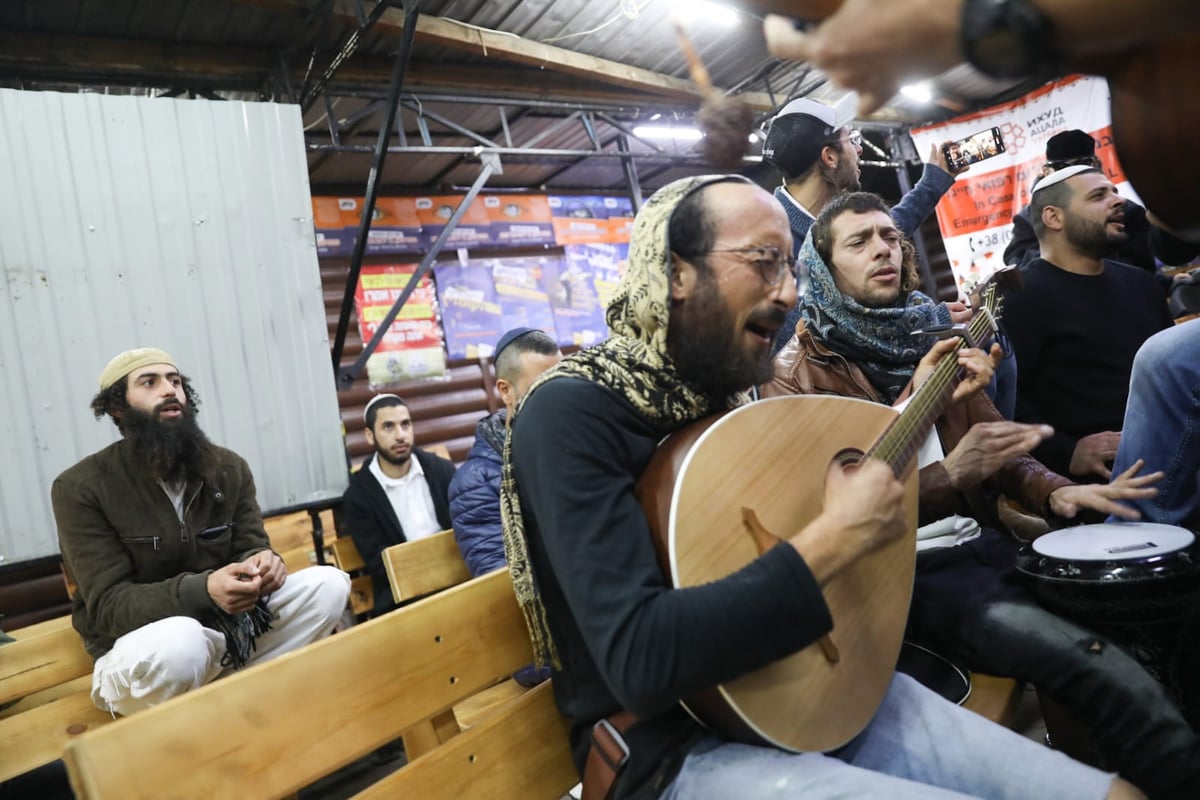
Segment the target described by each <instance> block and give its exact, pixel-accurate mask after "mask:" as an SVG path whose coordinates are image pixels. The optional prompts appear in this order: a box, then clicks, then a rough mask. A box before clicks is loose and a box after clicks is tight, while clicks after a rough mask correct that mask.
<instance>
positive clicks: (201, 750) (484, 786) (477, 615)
mask: <svg viewBox="0 0 1200 800" xmlns="http://www.w3.org/2000/svg"><path fill="white" fill-rule="evenodd" d="M531 659H532V651H531V648H530V645H529V637H528V634H527V632H526V630H525V622H524V618H523V616H522V614H521V611H520V608H519V607H518V605H517V602H516V598H515V597H514V596H513V590H512V582H511V580H510V579H509V576H508V574H507V572H505V571H503V570H501V571H498V572H494V573H492V574H490V575H485V576H483V577H481V578H478V579H475V580H471V581H468V582H467V583H464V584H461V585H459V586H456V587H453V588H450V589H447V590H446V591H443V592H440V593H438V594H435V595H433V596H431V597H428V598H426V599H424V600H419V601H417V602H415V603H413V604H411V605H408V606H405V607H403V608H400V609H397V610H396V611H394V612H391V613H388V614H384V615H382V616H380V617H378V618H376V619H373V620H371V621H369V622H366V623H363V624H362V625H356V626H355V627H353V628H351V629H349V630H347V631H345V632H342V633H339V634H337V635H335V636H332V637H330V638H328V639H324V640H322V641H320V642H316V643H314V644H312V645H309V646H308V647H306V648H304V649H302V650H299V651H296V652H294V653H289V654H287V655H284V656H280V657H279V658H277V659H274V660H272V661H268V662H266V663H264V664H259V665H255V666H253V667H250V668H249V669H246V670H244V671H241V672H238V673H235V674H233V675H231V676H229V677H226V678H223V679H221V680H219V681H216V682H214V683H212V684H209V685H208V686H204V687H202V688H200V689H197V690H195V691H192V692H189V693H187V694H185V695H182V696H181V697H177V698H175V699H173V700H172V701H171V702H169V703H165V704H163V705H161V706H157V707H155V708H151V709H149V710H147V711H143V712H140V713H138V714H137V715H135V716H133V717H129V718H126V719H121V720H119V721H117V722H116V723H115V724H112V725H108V726H105V727H103V728H101V729H99V730H96V731H92V732H90V733H88V734H85V735H84V736H81V737H79V738H77V739H75V740H74V741H72V742H71V743H70V744H69V745H68V746H67V751H66V762H67V767H68V769H69V771H70V775H71V783H72V786H73V788H74V790H75V792H76V795H77V796H78V797H79V798H81V799H82V800H91V799H93V798H121V799H122V800H124V799H125V798H159V797H163V796H166V795H169V796H172V797H242V796H249V795H253V796H254V797H260V798H278V797H284V796H286V795H289V794H291V793H293V792H296V791H298V790H299V789H301V788H303V787H305V786H308V785H310V784H312V783H313V782H314V781H316V780H318V779H320V778H322V777H324V776H326V775H328V774H329V773H331V772H333V771H334V770H336V769H338V768H340V767H342V766H344V765H346V764H348V763H350V762H352V761H354V760H356V759H358V758H360V757H362V756H364V755H366V754H367V753H369V752H371V751H372V750H374V749H376V748H378V747H379V746H381V745H383V744H385V743H387V742H389V741H392V740H393V739H395V738H396V737H397V735H399V733H400V731H402V730H404V729H405V728H407V727H410V726H412V725H414V724H416V723H418V722H420V721H422V720H426V719H429V718H431V717H434V716H436V715H437V714H438V713H440V712H442V711H444V710H446V709H448V708H450V707H452V706H453V705H454V704H455V703H457V702H459V701H461V700H462V699H464V698H466V697H468V696H470V695H472V694H474V693H475V692H477V691H478V690H480V689H482V688H484V687H486V686H489V685H491V684H492V683H494V682H495V681H496V679H497V678H499V677H500V676H504V675H508V674H510V673H511V672H513V671H514V670H515V669H517V668H519V667H521V666H522V665H524V664H527V663H529V661H530V660H531ZM324 675H337V676H338V681H337V683H336V685H331V686H327V687H325V688H324V689H323V690H321V691H316V692H314V691H312V687H313V685H314V682H317V681H319V680H320V678H321V676H324ZM301 698H302V699H301ZM567 731H568V722H567V721H566V720H565V719H564V718H562V717H561V716H560V715H559V714H558V711H557V710H556V708H555V706H554V700H553V695H552V692H551V688H550V686H549V684H548V683H547V684H543V685H542V686H540V687H538V688H537V689H536V690H533V691H531V692H528V693H526V694H524V695H522V696H521V697H519V698H517V699H515V700H513V701H511V702H510V703H508V704H505V705H504V706H502V707H501V708H499V709H496V710H495V711H494V712H493V713H492V714H491V715H489V716H487V717H485V718H484V719H483V720H481V721H480V723H479V724H478V725H476V726H475V727H473V728H471V729H470V730H468V731H465V732H463V733H461V734H459V735H458V736H456V737H454V739H453V740H451V741H450V742H448V743H447V744H445V745H443V746H441V747H438V748H436V749H435V750H433V751H431V752H429V753H427V754H426V755H423V756H420V757H417V758H415V759H413V760H412V761H411V762H410V763H409V764H407V765H406V766H404V767H402V768H400V769H399V770H398V771H397V772H396V773H393V774H392V775H391V776H389V777H387V778H385V779H384V780H383V781H381V782H379V783H378V784H376V785H375V786H372V787H371V788H369V789H368V790H367V791H366V792H364V793H363V794H362V795H361V796H362V797H398V796H406V797H421V798H439V797H446V798H460V797H464V796H468V795H470V796H477V797H488V798H500V799H501V800H503V799H504V798H513V800H516V799H517V798H520V799H521V800H529V799H532V800H538V799H539V798H541V799H543V800H553V799H554V798H558V797H561V796H562V795H563V794H564V793H565V792H566V791H567V790H568V789H569V788H570V787H572V786H574V785H575V784H576V783H577V781H578V776H577V775H576V772H575V767H574V764H573V762H572V760H571V754H570V751H569V748H568V744H567Z"/></svg>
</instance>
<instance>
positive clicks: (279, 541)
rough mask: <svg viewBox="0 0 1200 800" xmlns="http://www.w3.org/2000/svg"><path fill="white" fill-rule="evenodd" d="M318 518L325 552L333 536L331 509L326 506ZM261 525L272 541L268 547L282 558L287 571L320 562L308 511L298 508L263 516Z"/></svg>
mask: <svg viewBox="0 0 1200 800" xmlns="http://www.w3.org/2000/svg"><path fill="white" fill-rule="evenodd" d="M319 521H320V524H321V533H322V538H324V539H326V542H325V551H326V554H328V553H329V552H330V549H331V548H330V545H331V544H332V541H333V540H334V537H335V536H336V533H335V528H334V524H333V510H332V509H328V508H327V509H325V510H324V511H322V512H321V513H320V515H319ZM263 527H264V528H265V529H266V531H267V538H268V539H269V540H270V541H271V549H272V550H274V551H275V552H276V553H278V554H279V557H280V558H282V559H283V563H284V566H286V567H287V569H288V572H298V571H300V570H302V569H305V568H307V567H311V566H313V565H315V564H318V563H320V561H319V560H318V559H317V550H316V543H315V539H314V537H313V528H314V526H313V518H312V515H310V514H309V512H307V511H297V512H295V513H293V514H282V515H280V516H275V517H268V518H266V519H264V520H263Z"/></svg>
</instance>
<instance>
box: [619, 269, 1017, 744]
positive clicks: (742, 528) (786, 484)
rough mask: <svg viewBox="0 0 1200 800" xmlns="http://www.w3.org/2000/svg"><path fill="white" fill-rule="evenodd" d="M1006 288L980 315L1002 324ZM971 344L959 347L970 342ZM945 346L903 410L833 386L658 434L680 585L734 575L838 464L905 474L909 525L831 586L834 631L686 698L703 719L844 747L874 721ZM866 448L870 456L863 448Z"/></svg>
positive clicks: (648, 504)
mask: <svg viewBox="0 0 1200 800" xmlns="http://www.w3.org/2000/svg"><path fill="white" fill-rule="evenodd" d="M995 295H996V290H995V286H994V285H992V286H989V287H988V288H987V289H986V290H985V292H984V305H983V308H982V309H981V311H980V312H979V313H978V314H977V316H976V317H975V319H974V320H973V321H972V322H971V324H970V326H969V332H970V335H971V336H973V337H974V339H976V340H983V339H984V338H985V337H987V336H989V335H990V334H991V333H992V332H993V331H994V330H995V323H994V320H993V317H992V315H991V311H992V310H993V309H995V308H996V305H997V301H996V297H995ZM962 346H963V345H962V343H961V342H960V344H959V347H962ZM957 373H958V366H957V359H956V358H954V357H953V355H951V356H947V357H945V358H943V359H942V361H941V362H940V363H939V364H938V366H937V367H936V368H935V369H934V372H933V374H932V376H931V377H929V378H928V379H927V380H926V381H925V383H924V384H923V385H922V386H921V388H920V390H919V391H917V392H916V394H915V395H914V396H913V397H912V398H911V400H910V402H909V403H908V405H907V407H906V408H905V409H904V411H903V413H898V412H897V411H896V409H894V408H892V407H890V406H885V405H881V404H878V403H871V402H867V401H864V400H856V399H850V398H843V397H832V396H790V397H776V398H771V399H768V400H760V401H758V402H755V403H751V404H749V405H746V406H742V407H740V408H737V409H734V410H733V411H729V412H726V413H724V414H721V415H718V416H714V417H709V418H706V419H703V420H700V421H698V422H696V423H693V424H692V425H690V426H687V427H685V428H683V429H681V430H679V431H677V432H676V433H674V434H672V435H671V436H669V437H667V439H666V440H665V441H664V442H663V443H662V444H661V445H660V446H659V448H658V451H657V452H656V453H655V454H654V456H653V457H652V458H651V460H650V462H649V464H648V465H647V467H646V469H645V470H644V471H643V473H642V476H641V478H640V479H639V481H638V486H637V493H638V499H639V501H640V503H641V505H642V510H643V511H644V512H645V514H646V517H647V519H648V521H649V524H650V529H651V533H652V535H653V537H654V543H655V547H656V549H657V551H658V555H659V562H660V564H661V565H662V567H663V572H664V574H666V575H667V577H668V579H669V580H670V581H671V584H672V585H673V586H675V587H676V588H684V587H688V586H698V585H701V584H706V583H710V582H712V581H716V580H719V579H721V578H724V577H726V576H728V575H730V574H731V573H733V572H736V571H737V570H739V569H741V568H742V567H744V566H746V565H747V564H749V563H750V562H751V561H753V560H754V559H756V558H758V557H759V556H760V555H761V554H762V553H764V552H766V550H768V549H770V548H771V547H773V546H783V547H790V546H791V545H790V544H787V543H786V541H783V542H782V543H781V540H786V539H788V538H790V537H791V536H792V535H794V534H796V533H798V532H799V531H800V530H801V529H802V528H803V527H804V526H805V525H807V524H808V523H809V522H810V521H812V520H813V519H814V518H815V517H816V516H817V515H818V514H820V512H821V509H822V506H823V503H824V490H825V476H826V473H827V471H828V469H829V467H830V465H831V464H833V463H835V462H845V461H847V460H850V461H857V460H859V458H861V457H867V458H878V459H880V460H882V461H884V462H885V463H887V464H888V465H889V466H891V468H892V471H893V473H894V474H895V475H896V477H897V478H898V479H900V480H901V481H902V482H903V483H904V486H905V500H904V513H905V517H906V522H907V532H906V534H905V535H903V536H901V537H899V538H897V539H896V540H894V541H892V542H890V543H888V544H887V545H885V546H884V547H882V548H881V549H879V550H877V551H875V552H873V553H870V554H868V555H865V556H862V557H860V558H858V559H857V560H856V561H855V562H853V564H852V565H851V566H850V567H848V568H847V569H846V570H844V571H843V572H841V573H839V574H838V575H836V576H835V577H834V578H833V579H832V580H830V581H829V582H827V583H826V584H825V585H824V586H823V587H822V592H823V594H824V596H825V602H826V605H827V606H828V607H829V610H830V613H831V615H832V617H833V631H832V632H831V633H830V635H829V636H828V637H824V638H823V639H822V640H819V641H818V642H815V643H813V644H811V645H809V646H808V647H806V648H804V649H803V650H801V651H799V652H796V653H793V654H792V655H790V656H787V657H785V658H783V659H780V660H779V661H776V662H774V663H772V664H769V665H767V666H765V667H762V668H761V669H758V670H754V671H752V672H749V673H747V674H745V675H742V676H740V677H738V678H736V679H734V680H732V681H729V682H727V683H723V684H721V685H719V686H715V687H713V688H712V689H710V690H708V691H706V692H703V693H701V694H700V695H697V696H696V697H691V698H687V699H685V701H684V705H685V706H686V707H687V709H688V710H689V711H690V712H691V713H692V714H693V715H694V716H695V717H696V718H697V719H699V720H700V721H701V722H704V723H705V724H707V725H709V726H710V727H712V728H714V729H715V730H717V731H718V732H720V733H721V734H722V735H724V736H725V737H727V738H729V739H733V740H735V741H741V742H746V743H750V744H758V745H769V746H774V747H778V748H782V749H785V750H792V751H804V752H814V751H825V750H832V749H835V748H837V747H840V746H842V745H844V744H846V743H847V742H849V741H850V740H851V739H853V738H854V737H855V736H857V735H858V733H859V732H861V731H862V729H863V728H864V727H866V725H867V723H868V722H870V720H871V717H872V716H873V715H874V714H875V710H876V709H877V708H878V707H879V703H880V702H881V701H882V699H883V696H884V694H885V693H886V691H887V688H888V686H889V684H890V683H891V680H892V675H893V672H894V670H895V666H896V659H897V656H898V655H899V652H900V645H901V642H902V639H903V635H904V629H905V625H906V622H907V618H908V607H909V602H910V600H911V598H912V585H913V575H914V568H915V564H916V529H917V490H918V486H917V466H916V459H915V455H916V453H917V450H918V449H919V448H920V446H921V444H922V443H923V441H924V439H925V437H926V435H927V434H928V433H929V431H930V430H931V429H932V427H933V423H934V421H935V420H936V419H937V416H938V414H940V413H941V410H942V409H943V408H944V407H945V405H946V403H947V402H949V398H950V396H951V394H952V391H953V387H954V385H955V383H956V378H957ZM864 454H865V456H864Z"/></svg>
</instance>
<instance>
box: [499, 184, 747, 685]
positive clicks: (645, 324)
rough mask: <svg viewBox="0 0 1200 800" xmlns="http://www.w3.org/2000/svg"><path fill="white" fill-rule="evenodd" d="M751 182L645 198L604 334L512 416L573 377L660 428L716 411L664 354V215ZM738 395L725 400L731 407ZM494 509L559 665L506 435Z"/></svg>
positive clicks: (540, 639)
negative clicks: (709, 193) (694, 198)
mask: <svg viewBox="0 0 1200 800" xmlns="http://www.w3.org/2000/svg"><path fill="white" fill-rule="evenodd" d="M728 181H737V182H744V183H751V181H749V180H747V179H746V178H743V177H741V176H738V175H705V176H700V177H695V178H685V179H683V180H678V181H675V182H674V183H670V184H668V185H666V186H664V187H663V188H661V189H659V190H658V191H657V192H655V193H654V195H653V196H652V197H651V198H650V199H649V200H647V201H646V204H645V205H644V206H643V207H642V210H641V211H639V212H638V215H637V219H636V220H635V221H634V223H633V233H632V236H631V238H630V244H629V263H628V266H627V267H626V270H625V275H624V277H622V278H621V282H620V283H619V284H618V285H617V289H616V291H615V292H614V293H613V297H612V301H611V302H610V303H609V306H608V311H607V312H606V314H605V319H606V321H607V322H608V328H609V331H610V334H611V335H610V336H609V338H608V339H607V340H605V341H604V342H602V343H600V344H598V345H596V346H595V347H591V348H588V349H586V350H581V351H579V352H578V353H574V354H573V355H570V356H568V357H567V358H564V359H563V360H562V361H561V362H559V364H558V365H557V366H555V367H552V368H551V369H549V370H547V371H546V372H545V373H543V374H542V376H541V378H539V379H538V380H537V381H536V382H535V383H534V384H533V386H531V387H530V388H529V391H528V392H526V393H525V396H524V397H523V398H521V401H520V402H519V403H518V404H517V408H516V411H515V413H514V415H513V420H514V421H515V420H516V419H517V418H519V417H520V414H521V409H522V408H523V407H524V405H525V403H526V401H528V400H529V398H530V396H531V395H533V393H534V392H536V391H537V390H538V388H539V387H541V386H542V385H544V384H545V383H546V382H547V381H551V380H554V379H556V378H563V377H578V378H584V379H586V380H590V381H593V382H595V383H598V384H600V385H601V386H606V387H608V388H609V389H612V390H613V391H615V392H617V393H618V394H620V395H621V396H622V397H624V398H625V399H626V400H627V401H628V402H629V403H630V405H632V406H633V407H634V408H636V409H637V410H638V411H639V412H640V413H641V414H643V415H644V416H645V417H646V418H647V419H649V420H650V421H651V422H653V423H654V424H656V425H657V426H659V427H660V429H661V430H662V432H663V434H664V435H665V434H666V433H668V432H670V431H672V430H674V429H676V428H678V427H680V426H681V425H684V424H686V423H688V422H691V421H693V420H696V419H699V418H700V417H703V416H705V415H707V414H709V413H711V412H712V411H715V410H716V409H715V408H713V406H712V401H711V400H710V399H708V398H706V397H705V396H703V395H702V394H700V393H699V392H697V391H696V390H695V389H694V388H693V387H691V386H690V385H688V384H686V383H684V382H683V381H682V380H681V379H680V377H679V374H678V372H677V371H676V369H675V366H674V364H673V363H672V362H671V359H670V356H668V355H667V324H668V322H669V320H670V316H671V244H670V242H669V241H668V235H667V231H668V227H669V225H670V222H671V215H672V214H673V213H674V212H675V209H676V208H678V207H679V204H680V203H682V202H683V201H684V200H685V199H686V198H687V197H689V196H690V195H692V194H693V193H695V192H697V191H699V190H701V189H704V188H705V187H708V186H711V185H713V184H715V183H723V182H728ZM742 399H743V398H742V397H741V396H739V397H735V398H730V399H729V401H728V403H729V404H730V405H736V404H738V403H740V402H742ZM500 514H501V519H502V520H503V529H504V551H505V553H506V555H507V556H508V569H509V572H510V573H511V574H512V579H513V588H514V590H515V591H516V595H517V601H518V602H519V603H520V604H521V610H522V611H523V612H524V614H525V623H526V625H528V627H529V635H530V638H531V639H532V642H533V651H534V656H535V658H536V660H537V663H539V664H546V663H549V664H552V665H553V666H554V667H555V668H559V667H560V666H561V664H560V663H559V659H558V652H557V650H556V649H555V647H554V642H553V640H552V638H551V636H550V628H549V626H548V624H547V622H546V609H545V606H544V605H543V604H542V601H541V597H540V595H539V593H538V588H537V580H536V576H535V575H534V574H533V565H532V564H531V563H530V560H529V544H528V541H527V540H526V537H525V523H524V519H523V517H522V514H521V502H520V498H519V497H518V494H517V481H516V476H515V474H514V470H513V465H512V433H511V432H510V433H509V435H508V437H507V439H506V440H505V442H504V467H503V471H502V473H501V484H500Z"/></svg>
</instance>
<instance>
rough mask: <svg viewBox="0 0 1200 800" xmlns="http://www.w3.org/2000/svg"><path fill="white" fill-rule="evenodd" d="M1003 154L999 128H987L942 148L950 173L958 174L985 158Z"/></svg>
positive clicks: (1002, 139) (1002, 142) (1002, 138)
mask: <svg viewBox="0 0 1200 800" xmlns="http://www.w3.org/2000/svg"><path fill="white" fill-rule="evenodd" d="M1003 152H1004V137H1003V136H1001V135H1000V129H999V128H988V129H987V130H984V131H980V132H979V133H974V134H971V135H970V136H968V137H967V138H965V139H959V140H958V141H956V142H950V143H949V144H947V145H945V146H944V147H943V148H942V153H943V154H944V155H945V156H946V164H947V165H948V166H949V167H950V170H951V171H952V172H958V171H959V170H960V169H963V168H965V167H968V166H970V165H971V164H974V163H976V162H979V161H983V160H984V159H985V158H991V157H992V156H998V155H1000V154H1001V153H1003Z"/></svg>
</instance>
